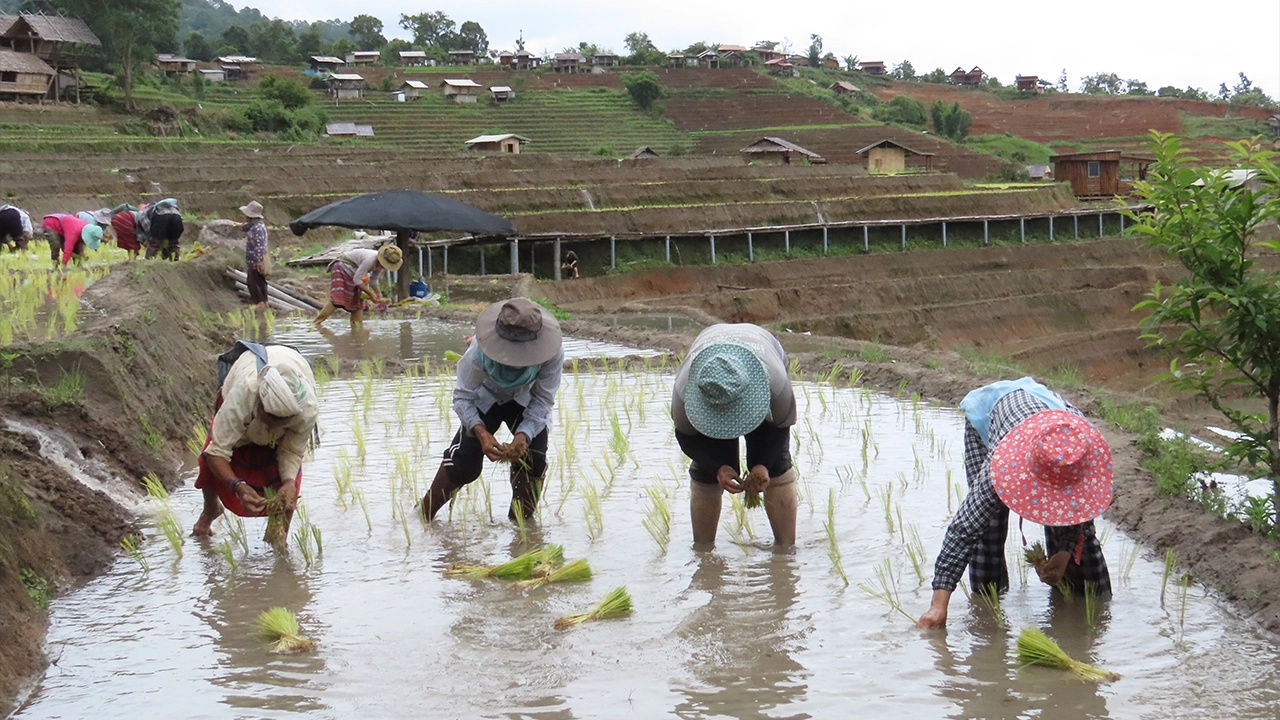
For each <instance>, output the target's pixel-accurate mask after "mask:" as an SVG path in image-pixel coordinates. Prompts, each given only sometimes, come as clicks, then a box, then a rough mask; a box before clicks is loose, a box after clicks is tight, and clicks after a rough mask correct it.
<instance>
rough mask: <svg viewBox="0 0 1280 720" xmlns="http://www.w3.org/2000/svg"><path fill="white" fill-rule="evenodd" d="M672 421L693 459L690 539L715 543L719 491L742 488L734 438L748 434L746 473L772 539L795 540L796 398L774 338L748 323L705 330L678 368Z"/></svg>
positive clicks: (683, 448)
mask: <svg viewBox="0 0 1280 720" xmlns="http://www.w3.org/2000/svg"><path fill="white" fill-rule="evenodd" d="M671 419H672V420H673V421H674V422H675V432H676V441H677V442H678V443H679V444H680V449H681V451H683V452H684V454H685V455H687V456H688V457H689V459H690V460H691V461H693V462H692V464H691V465H690V466H689V477H690V479H691V481H692V482H691V483H690V499H689V516H690V519H691V521H692V523H693V542H694V543H695V544H697V545H709V544H713V543H715V540H716V528H717V526H718V525H719V522H720V504H721V497H722V494H723V492H724V491H726V490H727V491H729V492H730V493H740V492H742V491H743V490H744V489H746V488H745V487H744V482H745V481H744V479H743V478H742V477H741V476H740V475H739V468H738V457H739V455H738V438H739V437H745V438H746V443H747V470H748V474H749V476H754V477H755V478H758V482H759V483H760V485H764V509H765V514H766V515H768V517H769V525H770V526H771V527H772V528H773V541H774V543H776V544H778V545H794V544H795V541H796V491H795V480H796V471H795V468H794V467H793V466H792V464H791V426H793V425H795V424H796V397H795V394H794V393H793V392H792V389H791V380H790V378H788V377H787V358H786V353H785V352H784V351H783V349H782V344H781V343H779V342H778V339H777V338H775V337H774V336H773V335H772V334H770V333H769V331H768V330H765V329H764V328H762V327H760V326H758V325H751V324H747V323H743V324H720V325H712V326H710V327H708V328H707V329H705V330H703V331H702V332H701V333H699V334H698V337H697V338H696V339H695V340H694V341H693V346H692V347H691V348H690V349H689V355H688V357H686V358H685V361H684V363H683V364H682V365H681V366H680V370H679V372H677V373H676V380H675V387H674V388H673V391H672V394H671ZM766 482H767V485H766V484H765V483H766Z"/></svg>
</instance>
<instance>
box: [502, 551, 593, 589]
mask: <svg viewBox="0 0 1280 720" xmlns="http://www.w3.org/2000/svg"><path fill="white" fill-rule="evenodd" d="M590 579H591V566H590V565H589V564H587V559H586V558H577V559H576V560H570V561H569V562H567V563H565V564H564V565H561V566H560V567H558V568H557V567H549V566H546V565H541V564H540V565H539V566H538V567H537V569H535V570H534V575H533V577H531V578H529V579H528V580H520V581H517V582H516V583H515V586H516V587H518V588H522V589H533V588H536V587H541V586H543V585H545V584H547V583H560V582H581V581H583V580H590Z"/></svg>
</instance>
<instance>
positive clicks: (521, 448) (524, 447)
mask: <svg viewBox="0 0 1280 720" xmlns="http://www.w3.org/2000/svg"><path fill="white" fill-rule="evenodd" d="M498 452H500V453H501V454H502V457H501V458H500V459H501V460H504V461H506V462H515V461H517V460H520V459H521V458H523V457H524V456H525V455H526V454H528V452H529V437H528V436H527V435H525V434H524V433H519V432H518V433H516V436H515V437H514V438H512V439H511V442H509V443H506V444H505V445H499V446H498Z"/></svg>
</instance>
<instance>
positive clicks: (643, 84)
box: [622, 70, 662, 110]
mask: <svg viewBox="0 0 1280 720" xmlns="http://www.w3.org/2000/svg"><path fill="white" fill-rule="evenodd" d="M622 84H623V85H625V86H626V88H627V94H629V95H630V96H631V100H632V101H633V102H635V104H636V105H639V106H640V107H641V108H643V109H645V110H648V109H649V107H650V106H651V105H653V102H654V101H655V100H657V99H658V98H660V97H662V85H660V84H658V76H657V75H654V74H653V73H652V72H651V71H649V70H643V71H641V72H637V73H627V74H626V75H623V76H622Z"/></svg>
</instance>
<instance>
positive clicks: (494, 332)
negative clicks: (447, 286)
mask: <svg viewBox="0 0 1280 720" xmlns="http://www.w3.org/2000/svg"><path fill="white" fill-rule="evenodd" d="M561 341H562V336H561V334H560V321H558V320H556V319H555V318H554V317H552V316H551V312H550V311H548V310H547V309H546V308H544V307H542V306H541V305H539V304H537V303H535V302H534V301H532V300H530V299H529V298H512V299H510V300H502V301H500V302H496V303H493V304H492V305H490V306H489V307H487V308H485V309H484V310H483V311H482V312H481V313H480V317H478V318H476V342H478V343H480V349H481V350H483V351H484V354H485V355H487V356H488V357H489V359H491V360H493V361H494V362H498V363H501V364H503V365H507V366H510V367H532V366H533V365H541V364H542V363H544V362H546V361H548V360H550V359H552V358H554V357H555V356H556V355H559V354H560V347H561Z"/></svg>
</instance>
